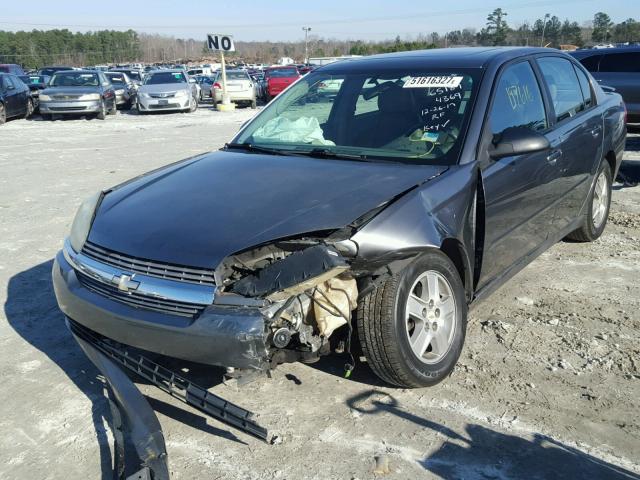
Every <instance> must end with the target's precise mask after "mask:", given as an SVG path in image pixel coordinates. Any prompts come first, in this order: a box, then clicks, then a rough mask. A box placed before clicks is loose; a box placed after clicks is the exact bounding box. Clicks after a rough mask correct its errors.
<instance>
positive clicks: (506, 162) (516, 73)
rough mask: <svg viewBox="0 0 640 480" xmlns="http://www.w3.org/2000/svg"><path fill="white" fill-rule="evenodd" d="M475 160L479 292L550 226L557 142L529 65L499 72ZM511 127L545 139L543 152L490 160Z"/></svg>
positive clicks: (529, 249) (545, 234)
mask: <svg viewBox="0 0 640 480" xmlns="http://www.w3.org/2000/svg"><path fill="white" fill-rule="evenodd" d="M494 85H495V86H494V91H493V98H492V101H491V106H490V108H489V117H488V121H487V122H486V125H485V129H484V133H483V140H482V143H481V148H480V151H479V152H478V158H479V160H480V165H481V168H482V181H483V187H484V196H485V240H484V245H485V249H484V254H483V260H482V270H481V277H480V279H479V283H478V287H479V288H481V287H482V286H484V285H485V284H487V283H489V282H490V281H491V280H493V279H495V278H497V277H499V276H501V275H502V274H503V273H505V272H507V271H508V270H509V269H510V268H511V267H512V266H514V265H515V264H516V263H518V262H519V261H520V260H522V259H524V258H525V257H527V256H528V255H530V254H531V253H533V252H534V251H536V250H537V249H538V247H540V246H541V245H542V244H543V243H544V242H545V240H546V239H547V237H548V235H549V233H550V228H551V226H552V223H553V217H554V207H555V201H556V199H557V197H558V190H557V189H558V186H557V184H556V179H557V177H558V167H557V165H556V164H555V162H554V159H555V158H556V157H555V155H557V151H558V149H557V146H558V141H557V138H556V137H555V136H554V133H553V131H552V130H550V129H549V120H548V118H547V113H546V106H545V102H544V99H543V95H542V90H541V87H540V85H539V84H538V80H537V78H536V75H535V73H534V70H533V67H532V64H531V63H530V62H529V61H527V60H524V61H519V62H517V63H512V64H509V65H508V66H506V67H504V68H503V70H502V72H501V74H500V76H499V78H498V80H497V82H496V83H495V84H494ZM511 127H526V128H529V129H531V130H533V131H536V132H539V133H542V134H544V135H545V136H546V137H547V139H548V140H549V141H550V143H551V145H552V148H551V150H548V151H543V152H536V153H531V154H526V155H516V156H510V157H505V158H501V159H498V160H493V159H491V158H489V156H488V153H487V150H488V148H489V146H490V143H491V142H493V141H497V139H499V137H500V135H501V133H502V132H503V131H504V130H506V129H507V128H511Z"/></svg>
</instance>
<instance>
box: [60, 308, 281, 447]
mask: <svg viewBox="0 0 640 480" xmlns="http://www.w3.org/2000/svg"><path fill="white" fill-rule="evenodd" d="M67 325H68V326H69V329H70V330H71V332H72V333H73V334H74V336H75V337H76V339H81V340H84V341H85V343H89V344H90V345H91V346H92V347H94V348H95V349H97V350H99V351H100V352H101V353H103V354H104V355H106V356H107V357H109V359H111V360H114V361H116V362H117V363H119V364H120V365H122V366H123V367H126V368H127V369H129V370H131V371H132V372H135V373H136V374H138V375H140V376H141V377H142V378H144V379H145V380H147V381H149V382H151V383H153V384H154V385H155V386H156V387H158V388H160V389H161V390H164V391H165V392H166V393H168V394H169V395H171V396H173V397H175V398H177V399H179V400H182V401H183V402H185V403H187V404H188V405H191V406H192V407H195V408H197V409H198V410H200V411H202V412H204V413H206V414H207V415H209V416H211V417H213V418H215V419H217V420H220V421H222V422H224V423H226V424H228V425H231V426H233V427H235V428H237V429H239V430H242V431H243V432H246V433H248V434H250V435H252V436H254V437H257V438H259V439H261V440H263V441H265V442H268V440H269V433H268V431H267V429H266V428H264V427H262V426H260V425H258V423H257V422H255V421H254V420H253V413H252V412H250V411H248V410H245V409H244V408H242V407H240V406H238V405H235V404H233V403H231V402H228V401H227V400H225V399H223V398H221V397H218V396H217V395H214V394H212V393H209V392H208V391H207V390H206V389H205V388H203V387H201V386H199V385H196V384H194V383H192V382H190V381H189V380H187V379H185V378H183V377H181V376H180V375H178V374H177V373H175V372H172V371H171V370H169V369H167V368H165V367H163V366H161V365H159V364H157V363H155V362H153V361H152V360H149V359H148V358H146V357H144V356H143V355H139V354H132V353H130V352H129V351H128V350H126V349H122V348H118V347H116V346H115V345H112V344H111V343H107V342H106V341H104V340H103V339H102V338H100V337H98V336H97V335H96V334H95V333H93V332H92V331H91V330H89V329H87V328H85V327H83V326H81V325H79V324H78V323H76V322H74V321H73V320H70V319H67ZM90 358H91V357H90ZM91 360H92V361H93V359H91ZM94 363H95V362H94ZM119 371H120V370H119ZM120 373H121V374H122V375H123V376H124V373H122V371H120ZM105 376H106V375H105ZM125 378H126V376H125ZM134 388H135V386H134ZM138 393H139V392H138Z"/></svg>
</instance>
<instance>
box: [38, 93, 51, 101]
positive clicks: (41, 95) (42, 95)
mask: <svg viewBox="0 0 640 480" xmlns="http://www.w3.org/2000/svg"><path fill="white" fill-rule="evenodd" d="M40 101H42V102H50V101H51V97H50V96H49V95H44V94H42V93H41V94H40Z"/></svg>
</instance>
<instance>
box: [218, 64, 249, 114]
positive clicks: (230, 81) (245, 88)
mask: <svg viewBox="0 0 640 480" xmlns="http://www.w3.org/2000/svg"><path fill="white" fill-rule="evenodd" d="M226 74H227V94H228V95H229V99H230V100H231V102H233V103H235V104H237V105H245V106H250V107H251V108H256V106H257V95H256V94H257V87H256V85H255V82H254V81H253V80H252V79H251V77H250V76H249V74H248V73H247V71H246V70H227V72H226ZM211 98H212V99H213V106H214V107H215V106H216V105H217V104H218V103H220V102H222V73H221V72H218V73H217V75H216V77H215V79H214V82H213V86H212V87H211Z"/></svg>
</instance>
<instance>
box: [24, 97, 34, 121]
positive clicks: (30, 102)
mask: <svg viewBox="0 0 640 480" xmlns="http://www.w3.org/2000/svg"><path fill="white" fill-rule="evenodd" d="M31 115H33V100H31V99H28V100H27V109H26V111H25V112H24V118H30V117H31Z"/></svg>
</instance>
